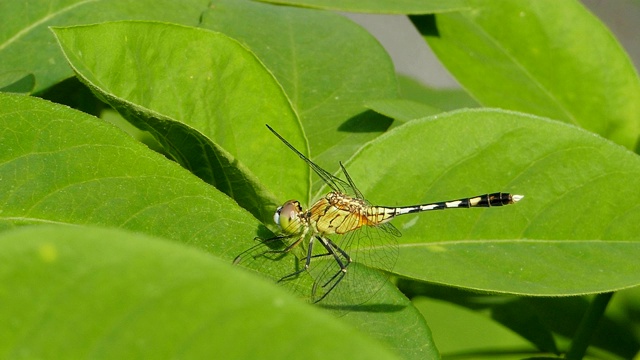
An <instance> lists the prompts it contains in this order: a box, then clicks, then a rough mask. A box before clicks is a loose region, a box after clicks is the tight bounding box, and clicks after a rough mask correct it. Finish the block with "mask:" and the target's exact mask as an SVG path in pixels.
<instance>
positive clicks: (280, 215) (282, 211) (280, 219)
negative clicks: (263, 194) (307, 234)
mask: <svg viewBox="0 0 640 360" xmlns="http://www.w3.org/2000/svg"><path fill="white" fill-rule="evenodd" d="M301 213H302V206H300V202H299V201H296V200H289V201H287V202H286V203H284V205H282V206H280V207H278V209H276V213H275V214H273V221H274V222H275V223H276V224H278V226H280V228H281V229H282V230H283V231H284V232H285V233H287V234H294V233H297V232H299V231H300V229H301V228H302V222H301V221H302V220H301V219H300V216H299V215H300V214H301Z"/></svg>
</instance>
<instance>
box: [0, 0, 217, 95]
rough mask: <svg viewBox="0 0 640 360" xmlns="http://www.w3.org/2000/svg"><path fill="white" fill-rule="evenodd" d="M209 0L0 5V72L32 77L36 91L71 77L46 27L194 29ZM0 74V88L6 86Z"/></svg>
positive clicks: (35, 0) (71, 0)
mask: <svg viewBox="0 0 640 360" xmlns="http://www.w3.org/2000/svg"><path fill="white" fill-rule="evenodd" d="M208 3H209V1H208V0H187V1H180V2H176V1H171V0H157V1H156V0H153V1H151V0H140V1H129V0H109V1H107V0H95V1H85V0H67V1H57V2H51V1H45V0H25V1H2V2H0V23H1V24H2V25H3V26H2V27H0V58H2V61H0V74H4V73H8V72H21V73H24V74H31V77H32V78H35V87H32V88H31V89H29V90H30V91H33V92H40V91H42V90H44V89H46V88H48V87H50V86H51V85H53V84H55V83H57V82H59V81H60V80H62V79H65V78H68V77H70V76H72V72H71V69H70V68H69V66H68V65H67V63H66V62H65V60H64V57H63V56H62V52H60V50H59V48H58V44H56V41H55V39H54V37H53V36H52V35H51V32H50V31H49V30H48V27H49V26H64V25H78V24H91V23H97V22H102V21H108V20H125V19H139V20H152V19H153V20H160V21H172V22H178V23H182V24H187V25H197V24H198V19H199V16H200V13H201V12H202V11H203V10H204V9H205V8H206V7H207V4H208ZM4 80H5V79H3V77H2V76H0V88H3V87H5V86H6V85H8V84H9V83H8V82H5V81H4Z"/></svg>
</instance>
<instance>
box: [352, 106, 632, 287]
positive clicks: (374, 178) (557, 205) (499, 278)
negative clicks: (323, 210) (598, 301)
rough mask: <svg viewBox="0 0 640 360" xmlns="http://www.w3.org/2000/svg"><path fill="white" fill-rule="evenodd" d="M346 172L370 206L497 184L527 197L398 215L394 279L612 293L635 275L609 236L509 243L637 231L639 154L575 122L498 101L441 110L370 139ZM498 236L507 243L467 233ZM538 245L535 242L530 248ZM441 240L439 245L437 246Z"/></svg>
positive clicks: (621, 236)
mask: <svg viewBox="0 0 640 360" xmlns="http://www.w3.org/2000/svg"><path fill="white" fill-rule="evenodd" d="M390 149H395V151H390ZM406 159H411V161H406ZM348 170H349V172H350V174H351V177H352V178H353V180H354V181H356V182H357V183H359V184H360V189H361V190H362V191H363V193H364V194H365V195H366V194H369V200H370V201H371V202H372V203H373V204H376V205H378V204H379V205H390V206H402V205H410V204H411V205H412V204H416V203H429V202H433V201H441V200H452V199H456V198H462V197H468V196H475V195H479V194H482V193H489V192H498V191H504V192H511V193H515V194H522V195H524V196H525V197H524V199H523V200H522V201H520V202H519V203H517V204H514V205H509V206H508V207H502V208H492V209H469V210H466V209H465V210H451V211H442V212H433V213H426V214H412V215H407V216H402V217H400V218H398V219H396V220H394V221H393V223H394V224H395V225H396V226H397V227H398V228H399V229H400V230H402V232H403V233H404V234H403V235H404V236H403V237H402V238H400V241H401V242H402V244H404V245H402V246H401V254H400V256H399V259H398V263H397V265H396V268H395V269H394V273H396V274H399V275H401V276H406V277H410V278H417V279H420V280H423V281H430V282H436V283H442V284H446V285H449V286H456V287H463V288H468V289H480V290H485V291H493V292H505V293H512V294H528V295H560V294H563V295H568V294H571V295H576V294H585V293H596V292H605V291H614V290H619V289H622V288H626V287H630V286H635V285H637V284H638V281H640V277H639V276H638V274H640V271H638V270H639V269H638V267H637V265H635V264H637V258H638V255H640V254H639V253H638V250H635V249H636V245H635V244H636V243H635V242H630V243H622V245H620V246H626V248H624V251H623V250H621V249H620V248H617V247H616V245H613V244H614V243H612V245H611V249H610V250H608V251H607V250H604V249H605V248H607V246H608V243H599V242H589V241H584V242H579V241H578V242H569V243H567V244H564V243H562V242H560V243H559V244H555V243H548V242H541V243H540V244H539V245H537V243H535V242H534V243H529V242H524V241H519V240H515V239H522V238H525V239H526V238H529V239H549V240H554V239H558V240H569V239H574V240H595V239H603V240H629V241H636V240H637V234H638V232H639V231H640V228H639V225H638V224H640V212H639V211H638V208H637V206H636V204H637V203H638V202H640V195H639V194H638V192H637V191H636V188H635V186H634V184H635V183H636V180H637V179H638V178H639V177H640V159H638V156H637V155H635V154H633V153H631V152H629V151H627V150H625V149H624V148H621V147H620V146H618V145H615V144H613V143H611V142H609V141H607V140H604V139H602V138H599V137H596V136H593V134H590V133H588V132H586V131H584V130H581V129H579V128H576V127H573V126H570V125H566V124H563V123H560V122H555V121H549V120H546V119H542V118H536V117H533V116H529V115H524V114H517V113H512V112H506V111H500V110H466V111H457V112H452V113H447V114H440V115H436V116H435V117H432V118H426V119H422V120H415V121H412V122H409V123H406V124H404V125H402V126H399V127H397V128H395V129H394V130H392V131H390V132H388V133H387V134H385V135H384V136H382V137H380V138H379V139H377V140H376V141H373V142H371V143H370V144H369V146H367V147H365V148H364V149H363V150H362V151H361V152H359V153H358V154H357V155H356V156H355V157H354V158H353V161H352V162H351V163H350V164H349V165H348ZM493 239H511V241H510V242H506V243H493V242H489V243H487V242H475V241H465V240H493ZM445 241H455V242H454V243H452V244H449V243H447V242H445ZM427 243H429V244H431V245H427ZM434 244H435V245H434ZM532 244H533V245H532ZM546 244H549V245H546ZM489 245H491V246H489ZM403 246H404V247H405V248H403ZM533 246H538V249H539V251H538V252H536V253H535V255H534V254H533V250H532V249H531V248H532V247H533ZM492 247H493V248H492ZM565 247H566V250H563V251H565V252H564V253H562V254H563V255H565V256H564V257H563V256H561V255H560V254H561V252H560V250H562V249H565ZM438 248H442V249H443V253H437V252H435V251H434V249H438ZM453 249H455V250H453ZM481 249H482V250H481ZM493 249H496V250H495V251H494V250H493ZM599 249H601V250H599ZM360 251H378V250H377V249H375V248H374V249H368V250H367V249H360ZM494 252H495V254H493V253H494ZM449 253H451V254H454V253H455V254H454V255H452V256H451V257H449V256H447V254H449ZM527 254H528V255H527ZM579 254H584V257H585V258H584V259H582V258H580V256H579ZM572 256H573V257H575V258H574V259H573V260H571V259H572ZM508 259H514V260H513V262H512V261H509V262H507V260H508ZM614 260H615V261H614ZM594 263H609V264H610V265H611V266H610V267H606V266H604V265H603V266H601V267H596V266H594ZM480 265H484V266H480ZM618 265H619V266H620V267H616V266H618ZM600 271H602V272H603V273H600ZM519 276H520V277H519ZM568 277H569V278H572V282H567V281H566V279H567V278H568ZM574 277H575V279H574ZM579 277H581V278H579Z"/></svg>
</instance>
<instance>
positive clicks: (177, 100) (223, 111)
mask: <svg viewBox="0 0 640 360" xmlns="http://www.w3.org/2000/svg"><path fill="white" fill-rule="evenodd" d="M54 32H55V34H56V37H57V38H58V40H59V41H60V45H61V46H62V48H63V50H64V52H65V55H66V56H67V58H68V60H69V62H70V64H71V65H72V66H73V68H74V70H75V71H76V73H77V74H78V76H79V77H80V79H81V80H82V81H83V82H84V83H86V84H87V85H88V86H89V87H90V88H91V89H92V90H93V91H94V92H95V93H96V94H97V95H98V96H99V97H101V98H103V99H104V100H105V101H106V102H107V103H109V104H110V105H112V106H113V107H114V108H116V109H117V110H118V111H119V112H120V113H121V114H123V115H124V116H125V117H126V118H127V119H128V120H129V121H131V122H132V123H134V125H136V126H137V127H139V128H141V129H143V130H147V131H149V132H150V133H152V134H153V135H154V136H155V138H156V139H157V140H158V141H159V142H160V143H162V144H163V145H164V148H165V150H166V151H167V152H168V153H169V154H170V155H171V156H172V157H173V158H174V159H175V160H177V161H178V162H179V163H180V164H181V165H182V166H184V167H185V168H187V169H189V170H190V171H192V172H193V173H194V174H196V175H197V176H199V177H200V178H202V179H203V180H205V181H207V182H208V183H210V184H213V185H215V186H216V187H217V188H218V189H220V190H221V191H223V192H225V193H226V194H228V195H229V196H232V197H233V198H234V199H235V200H236V201H237V202H238V203H239V204H240V205H241V206H243V207H245V208H246V209H248V210H249V211H251V212H252V213H253V214H254V216H256V217H257V218H258V219H260V220H262V221H263V222H265V223H267V222H269V221H270V220H271V218H272V215H273V210H274V209H275V207H276V206H277V205H278V204H279V202H280V201H282V200H281V199H283V198H286V194H288V196H292V195H293V196H296V197H297V198H301V199H307V198H308V194H309V186H308V185H307V184H305V182H303V181H300V175H302V174H308V173H309V169H308V168H307V167H306V166H305V165H304V163H301V162H296V161H295V160H294V159H296V158H297V157H296V156H295V155H294V154H292V153H289V152H287V153H286V154H285V156H282V154H281V152H280V151H265V149H271V148H274V147H275V146H280V145H278V142H279V141H278V140H277V139H276V138H275V137H270V136H265V135H268V131H267V129H266V128H265V126H264V124H265V123H269V124H271V125H272V126H273V127H274V128H277V129H282V130H281V131H283V135H286V136H287V138H289V139H290V140H291V142H292V143H293V144H296V145H297V146H298V147H299V148H301V149H302V150H303V151H304V147H301V146H299V144H300V143H301V141H302V140H301V139H302V137H301V134H300V133H299V130H298V132H295V130H292V131H287V129H289V128H293V127H294V126H295V125H294V126H291V125H286V126H285V125H284V124H297V119H296V115H295V113H294V112H293V110H292V109H291V106H290V105H289V102H288V99H287V98H286V97H285V95H284V94H283V93H282V90H281V88H280V86H279V85H278V84H277V83H276V82H275V80H274V79H273V77H272V76H271V74H270V73H269V72H268V71H267V70H266V69H265V68H264V66H263V65H262V64H261V63H260V61H259V60H258V59H256V58H255V56H254V55H253V54H251V53H250V52H249V51H247V49H245V48H244V47H242V46H241V45H240V44H239V43H237V42H236V41H234V40H233V39H230V38H228V37H226V36H225V35H223V34H219V33H214V32H211V31H207V30H203V29H197V28H189V27H183V26H178V25H171V24H162V23H150V22H118V23H105V24H100V25H89V26H80V27H72V28H57V29H54ZM98 38H99V39H102V41H95V39H98ZM186 54H188V56H187V55H186ZM159 59H162V61H159ZM167 69H171V71H169V72H167ZM294 134H297V137H294ZM290 163H293V165H289V164H290ZM307 176H308V175H307ZM285 191H286V193H285Z"/></svg>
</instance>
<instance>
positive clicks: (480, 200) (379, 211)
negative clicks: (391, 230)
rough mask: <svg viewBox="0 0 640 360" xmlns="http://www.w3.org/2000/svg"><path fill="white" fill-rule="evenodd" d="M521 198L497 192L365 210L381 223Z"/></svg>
mask: <svg viewBox="0 0 640 360" xmlns="http://www.w3.org/2000/svg"><path fill="white" fill-rule="evenodd" d="M522 198H523V196H522V195H511V194H509V193H499V192H498V193H491V194H484V195H478V196H474V197H470V198H463V199H458V200H450V201H441V202H435V203H431V204H422V205H413V206H403V207H396V208H392V207H384V206H372V207H370V208H369V209H368V210H367V217H368V218H369V220H370V221H371V222H372V223H374V224H381V223H384V222H387V221H389V220H391V219H393V218H394V217H396V216H399V215H404V214H412V213H417V212H422V211H431V210H445V209H458V208H465V209H466V208H472V207H493V206H504V205H509V204H513V203H516V202H518V201H520V199H522Z"/></svg>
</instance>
